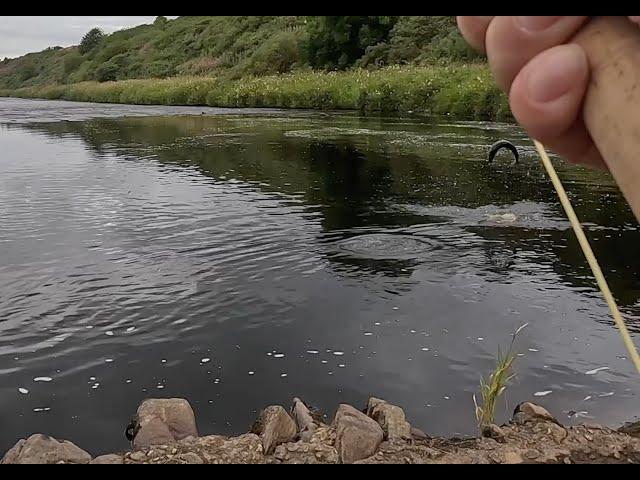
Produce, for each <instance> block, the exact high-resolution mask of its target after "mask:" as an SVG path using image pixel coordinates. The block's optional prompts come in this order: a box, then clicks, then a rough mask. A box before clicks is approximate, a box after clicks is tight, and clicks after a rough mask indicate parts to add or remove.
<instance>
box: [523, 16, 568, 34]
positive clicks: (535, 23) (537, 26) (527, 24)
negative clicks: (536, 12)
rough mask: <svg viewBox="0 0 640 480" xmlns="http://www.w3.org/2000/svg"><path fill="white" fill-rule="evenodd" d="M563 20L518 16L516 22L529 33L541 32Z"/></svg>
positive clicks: (556, 17)
mask: <svg viewBox="0 0 640 480" xmlns="http://www.w3.org/2000/svg"><path fill="white" fill-rule="evenodd" d="M561 18H562V17H558V16H555V17H550V16H537V17H536V16H517V17H516V22H517V23H518V25H519V26H520V27H521V28H522V29H524V30H526V31H528V32H541V31H543V30H546V29H547V28H549V27H551V26H552V25H554V24H555V23H556V22H557V21H558V20H560V19H561Z"/></svg>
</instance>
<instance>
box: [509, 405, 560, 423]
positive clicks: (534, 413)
mask: <svg viewBox="0 0 640 480" xmlns="http://www.w3.org/2000/svg"><path fill="white" fill-rule="evenodd" d="M518 414H522V415H521V416H520V421H522V419H525V420H534V419H539V420H546V421H549V422H554V423H558V421H557V420H556V419H555V418H554V417H553V415H551V414H550V413H549V412H548V411H547V410H546V409H545V408H543V407H541V406H540V405H536V404H534V403H530V402H525V403H521V404H520V405H518V406H517V407H516V410H515V415H514V420H515V417H516V416H517V415H518Z"/></svg>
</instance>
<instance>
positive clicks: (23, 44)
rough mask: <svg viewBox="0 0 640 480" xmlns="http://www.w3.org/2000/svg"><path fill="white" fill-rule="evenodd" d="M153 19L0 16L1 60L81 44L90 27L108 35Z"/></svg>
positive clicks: (139, 17)
mask: <svg viewBox="0 0 640 480" xmlns="http://www.w3.org/2000/svg"><path fill="white" fill-rule="evenodd" d="M155 18H156V17H155V16H153V17H142V16H138V17H126V16H111V17H106V16H105V17H99V16H94V17H91V16H80V17H67V16H44V17H36V16H32V17H12V16H0V59H2V58H4V57H18V56H20V55H24V54H25V53H29V52H37V51H40V50H44V49H45V48H47V47H53V46H60V47H68V46H69V45H77V44H78V43H80V39H81V38H82V36H83V35H84V34H85V33H87V32H88V31H89V30H91V29H92V28H93V27H100V28H101V29H102V30H104V31H105V32H107V33H111V32H114V31H116V30H120V29H122V28H126V27H131V26H134V25H140V24H142V23H151V22H153V20H154V19H155Z"/></svg>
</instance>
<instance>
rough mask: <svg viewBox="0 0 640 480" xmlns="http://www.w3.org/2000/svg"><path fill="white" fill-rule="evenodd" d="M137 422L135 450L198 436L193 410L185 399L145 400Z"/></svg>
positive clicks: (134, 441) (139, 409)
mask: <svg viewBox="0 0 640 480" xmlns="http://www.w3.org/2000/svg"><path fill="white" fill-rule="evenodd" d="M137 421H138V425H137V428H136V430H137V434H136V436H135V438H134V440H133V447H134V448H135V449H141V448H148V447H151V446H153V445H162V444H167V443H173V442H175V441H180V440H183V439H185V438H187V437H190V436H193V437H197V436H198V428H197V427H196V418H195V415H194V413H193V409H192V408H191V405H189V402H187V401H186V400H183V399H177V398H174V399H168V400H153V399H152V400H145V401H144V402H143V403H142V405H140V407H139V408H138V413H137Z"/></svg>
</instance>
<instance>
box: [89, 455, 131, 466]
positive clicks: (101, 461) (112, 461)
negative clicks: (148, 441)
mask: <svg viewBox="0 0 640 480" xmlns="http://www.w3.org/2000/svg"><path fill="white" fill-rule="evenodd" d="M122 464H124V458H122V457H121V456H119V455H102V456H101V457H97V458H94V459H93V460H91V465H122Z"/></svg>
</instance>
